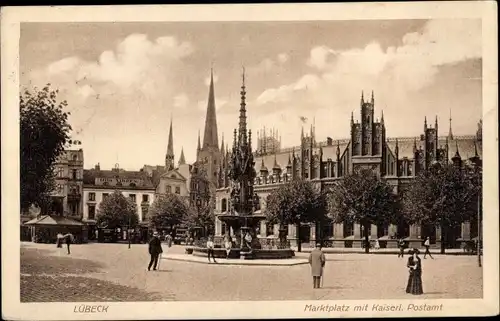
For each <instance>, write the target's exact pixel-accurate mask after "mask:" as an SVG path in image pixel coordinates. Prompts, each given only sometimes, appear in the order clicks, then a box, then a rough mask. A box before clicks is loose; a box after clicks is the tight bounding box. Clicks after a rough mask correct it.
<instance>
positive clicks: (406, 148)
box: [387, 135, 482, 161]
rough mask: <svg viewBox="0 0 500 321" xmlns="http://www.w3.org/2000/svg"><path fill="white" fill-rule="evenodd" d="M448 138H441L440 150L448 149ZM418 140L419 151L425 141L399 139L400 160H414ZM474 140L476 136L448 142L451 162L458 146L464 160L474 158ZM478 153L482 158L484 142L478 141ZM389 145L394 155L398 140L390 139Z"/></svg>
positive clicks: (439, 142)
mask: <svg viewBox="0 0 500 321" xmlns="http://www.w3.org/2000/svg"><path fill="white" fill-rule="evenodd" d="M446 138H447V136H441V137H439V139H438V148H441V146H442V147H443V148H445V147H446ZM415 140H416V143H417V149H420V147H422V149H423V147H424V143H425V142H424V141H423V140H420V137H417V136H415V137H398V148H399V159H402V158H404V157H407V158H408V159H413V158H414V154H413V146H414V142H415ZM474 140H475V136H456V135H455V136H454V139H453V140H449V141H448V148H449V151H448V157H449V160H450V161H451V158H452V157H453V156H454V155H455V152H456V146H457V145H458V153H459V154H460V156H461V157H462V158H469V157H472V156H474V153H475V152H474ZM476 144H477V151H478V156H479V157H481V158H482V142H481V141H477V142H476ZM387 145H388V146H389V148H390V149H391V151H392V153H393V154H394V150H395V147H396V138H388V139H387Z"/></svg>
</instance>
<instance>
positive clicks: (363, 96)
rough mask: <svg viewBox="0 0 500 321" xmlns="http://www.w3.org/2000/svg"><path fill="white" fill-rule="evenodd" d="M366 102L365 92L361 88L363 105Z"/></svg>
mask: <svg viewBox="0 0 500 321" xmlns="http://www.w3.org/2000/svg"><path fill="white" fill-rule="evenodd" d="M364 103H365V94H364V92H363V91H362V90H361V106H363V104H364Z"/></svg>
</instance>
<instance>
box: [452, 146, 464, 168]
mask: <svg viewBox="0 0 500 321" xmlns="http://www.w3.org/2000/svg"><path fill="white" fill-rule="evenodd" d="M455 146H456V152H455V156H453V157H452V158H451V161H452V162H453V164H454V165H455V166H457V167H460V166H461V165H462V157H461V156H460V153H459V152H458V141H455Z"/></svg>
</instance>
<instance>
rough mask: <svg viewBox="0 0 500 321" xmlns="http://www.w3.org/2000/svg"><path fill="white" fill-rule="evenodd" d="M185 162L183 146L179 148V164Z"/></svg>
mask: <svg viewBox="0 0 500 321" xmlns="http://www.w3.org/2000/svg"><path fill="white" fill-rule="evenodd" d="M185 164H186V158H185V157H184V147H182V148H181V157H179V166H181V165H185Z"/></svg>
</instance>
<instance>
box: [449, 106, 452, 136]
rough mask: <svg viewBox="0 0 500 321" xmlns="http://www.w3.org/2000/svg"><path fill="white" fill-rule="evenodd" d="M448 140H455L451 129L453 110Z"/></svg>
mask: <svg viewBox="0 0 500 321" xmlns="http://www.w3.org/2000/svg"><path fill="white" fill-rule="evenodd" d="M448 139H449V140H453V131H452V129H451V108H450V131H449V132H448Z"/></svg>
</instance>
